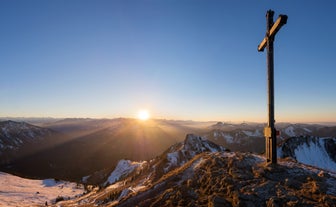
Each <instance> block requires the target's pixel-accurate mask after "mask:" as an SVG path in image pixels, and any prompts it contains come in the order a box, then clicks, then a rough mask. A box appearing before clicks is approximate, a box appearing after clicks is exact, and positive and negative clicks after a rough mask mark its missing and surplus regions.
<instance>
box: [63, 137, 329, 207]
mask: <svg viewBox="0 0 336 207" xmlns="http://www.w3.org/2000/svg"><path fill="white" fill-rule="evenodd" d="M193 142H196V143H195V144H192V143H193ZM190 144H191V145H192V146H194V147H193V148H190V147H189V146H190ZM172 153H173V154H174V156H172ZM181 155H188V156H182V157H181ZM189 155H193V156H189ZM172 157H173V158H172ZM175 158H176V159H175ZM125 166H127V165H125ZM129 166H132V170H129V171H127V172H128V174H123V176H119V177H118V176H116V177H118V179H119V180H116V182H114V183H113V184H110V185H107V186H106V187H102V188H100V189H98V188H96V189H94V190H92V191H90V192H87V194H85V195H83V196H81V197H79V198H77V199H74V200H68V201H62V202H59V203H57V205H58V206H251V207H252V206H258V207H260V206H267V207H271V206H274V207H275V206H335V205H336V187H335V186H336V175H335V174H334V173H333V172H331V171H327V170H321V169H320V168H315V167H312V166H308V165H304V164H300V163H298V162H297V161H296V160H294V159H292V158H286V159H279V163H278V164H277V165H267V164H265V158H264V157H263V156H260V155H256V154H251V153H241V152H228V151H225V150H224V148H222V147H219V146H217V147H216V146H215V144H214V143H211V142H209V141H208V140H206V139H204V138H200V137H198V136H194V135H188V136H187V138H186V140H185V141H184V142H182V143H180V144H177V145H175V146H172V147H171V148H169V149H168V150H167V151H166V152H165V153H163V154H162V155H161V156H159V157H157V158H155V159H153V160H151V161H148V162H145V163H143V164H141V165H137V167H134V165H129ZM124 172H125V171H124ZM113 173H116V172H112V174H113Z"/></svg>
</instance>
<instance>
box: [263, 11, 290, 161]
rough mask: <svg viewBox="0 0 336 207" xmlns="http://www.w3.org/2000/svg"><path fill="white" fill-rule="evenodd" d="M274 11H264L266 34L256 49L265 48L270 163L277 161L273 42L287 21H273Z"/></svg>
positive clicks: (267, 131)
mask: <svg viewBox="0 0 336 207" xmlns="http://www.w3.org/2000/svg"><path fill="white" fill-rule="evenodd" d="M273 15H274V11H272V10H268V11H267V13H266V35H265V38H264V39H263V40H262V41H261V43H260V45H258V51H259V52H262V51H264V49H265V47H266V48H267V73H268V78H267V82H268V83H267V85H268V124H267V127H265V129H264V135H265V138H266V149H265V150H266V159H267V162H268V163H269V162H271V163H272V164H276V163H277V148H276V134H277V131H276V129H275V127H274V122H275V120H274V62H273V61H274V55H273V42H274V37H275V35H276V33H277V32H278V31H279V30H280V28H281V27H282V26H283V25H284V24H286V23H287V15H279V17H278V19H277V20H276V21H275V22H273Z"/></svg>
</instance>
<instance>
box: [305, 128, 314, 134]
mask: <svg viewBox="0 0 336 207" xmlns="http://www.w3.org/2000/svg"><path fill="white" fill-rule="evenodd" d="M303 130H305V131H306V132H309V133H311V132H312V130H310V129H307V128H303Z"/></svg>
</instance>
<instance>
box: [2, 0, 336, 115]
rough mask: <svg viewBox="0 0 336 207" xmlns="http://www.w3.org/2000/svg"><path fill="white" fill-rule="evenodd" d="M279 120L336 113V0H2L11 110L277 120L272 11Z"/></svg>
mask: <svg viewBox="0 0 336 207" xmlns="http://www.w3.org/2000/svg"><path fill="white" fill-rule="evenodd" d="M268 9H273V10H274V11H275V16H274V18H275V19H276V18H277V16H278V15H279V14H280V13H282V14H287V15H288V23H287V24H286V25H285V26H284V27H283V28H282V29H281V30H280V31H279V33H278V34H277V37H276V40H275V106H276V120H277V121H278V122H279V121H291V122H302V121H304V122H312V121H336V107H335V103H336V93H335V89H336V81H335V79H336V52H335V51H336V38H335V37H336V27H335V26H334V24H335V22H334V21H335V20H336V12H335V11H336V2H335V1H332V0H329V1H328V0H327V1H323V3H322V2H318V1H316V0H312V1H309V0H304V1H303V0H302V1H292V0H284V1H268V0H267V1H266V0H245V1H243V0H240V1H229V0H222V1H219V0H218V1H212V0H209V1H205V0H182V1H181V0H166V1H163V0H137V1H136V0H120V1H118V0H115V1H103V0H101V1H93V0H92V1H86V0H72V1H66V0H55V1H51V0H50V1H42V0H41V1H34V0H31V1H25V0H22V1H18V0H8V1H6V0H2V1H0V68H1V75H0V97H1V99H0V117H4V116H16V117H22V116H25V117H94V118H97V117H106V118H113V117H134V116H135V114H136V112H137V111H138V110H139V109H142V108H146V109H148V110H149V111H150V113H151V114H152V116H153V117H156V118H167V119H192V120H218V121H266V120H267V112H266V111H267V108H266V107H267V103H266V100H267V99H266V91H267V85H266V53H265V52H264V53H259V52H257V46H258V44H259V43H260V42H261V40H262V39H263V37H264V35H265V30H266V28H265V27H266V19H265V14H266V11H267V10H268Z"/></svg>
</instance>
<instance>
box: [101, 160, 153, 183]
mask: <svg viewBox="0 0 336 207" xmlns="http://www.w3.org/2000/svg"><path fill="white" fill-rule="evenodd" d="M146 165H147V162H146V161H143V162H132V161H130V160H120V161H119V162H118V165H117V166H116V167H115V169H114V171H113V172H112V173H111V174H110V176H109V177H108V179H107V181H106V182H105V185H107V184H113V183H115V182H117V181H118V180H120V179H121V178H123V177H126V176H127V175H129V174H130V173H132V172H133V171H134V170H141V169H143V168H144V166H146Z"/></svg>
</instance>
